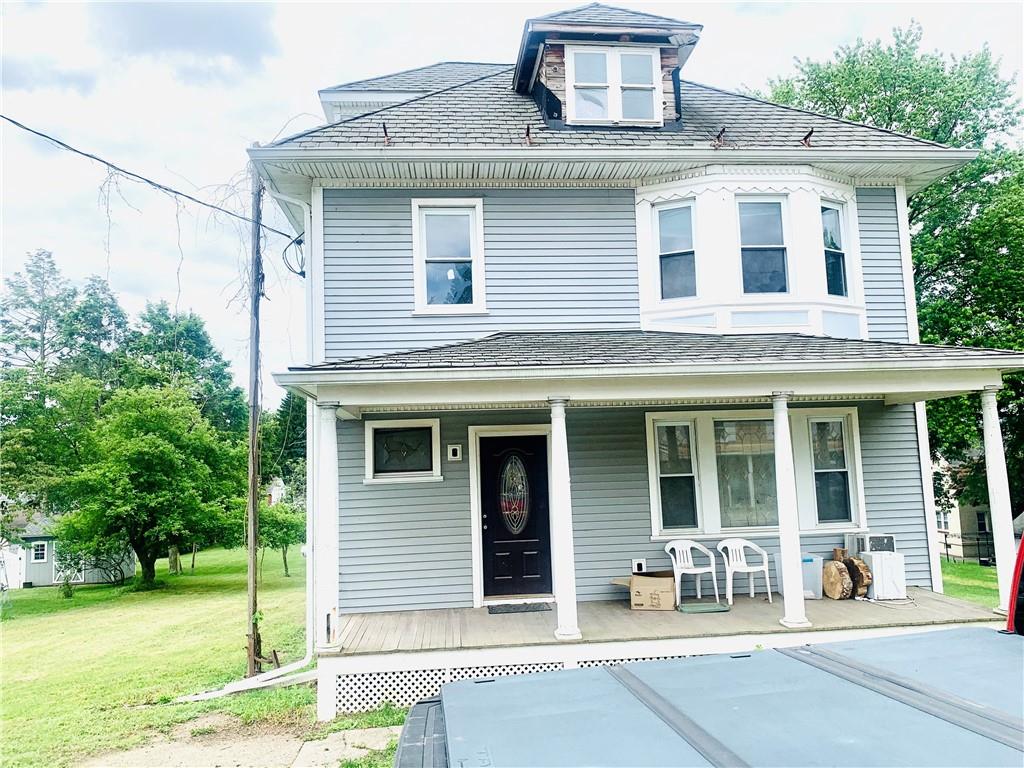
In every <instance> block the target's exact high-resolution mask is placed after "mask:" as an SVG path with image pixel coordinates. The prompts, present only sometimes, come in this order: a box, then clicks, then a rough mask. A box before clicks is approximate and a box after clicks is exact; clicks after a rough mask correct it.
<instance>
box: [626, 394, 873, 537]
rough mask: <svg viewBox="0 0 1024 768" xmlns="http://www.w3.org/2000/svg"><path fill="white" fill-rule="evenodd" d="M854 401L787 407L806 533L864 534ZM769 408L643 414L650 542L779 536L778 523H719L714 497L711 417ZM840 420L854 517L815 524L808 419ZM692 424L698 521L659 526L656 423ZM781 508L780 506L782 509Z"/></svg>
mask: <svg viewBox="0 0 1024 768" xmlns="http://www.w3.org/2000/svg"><path fill="white" fill-rule="evenodd" d="M857 413H858V412H857V408H856V406H838V407H825V406H821V407H818V406H810V407H806V408H804V407H792V408H790V410H789V416H790V432H791V434H792V437H793V458H794V461H793V466H794V470H795V473H796V482H797V516H798V520H799V524H800V533H801V534H802V535H805V536H813V535H823V534H830V535H834V534H836V533H863V532H864V531H866V530H867V518H866V512H865V510H866V504H865V496H864V483H863V460H862V457H861V450H860V424H859V421H858V415H857ZM772 418H773V415H772V411H771V409H768V408H747V409H722V410H697V411H695V410H689V411H686V410H680V411H658V412H648V413H646V414H645V420H646V428H647V467H648V469H647V475H648V481H649V499H650V510H651V541H657V542H665V541H670V540H672V539H674V538H679V537H680V534H684V535H685V536H686V537H687V538H692V539H697V540H702V539H703V540H718V539H721V538H723V537H725V536H748V537H751V538H772V537H776V536H778V533H779V528H778V526H777V525H773V526H755V527H744V528H726V527H723V526H722V518H721V508H720V501H719V498H718V463H717V456H716V453H715V429H714V422H715V421H723V420H726V421H736V420H754V421H763V420H772ZM830 418H833V419H839V418H841V419H844V420H845V426H846V430H847V431H846V434H845V437H846V441H845V449H846V452H847V471H848V472H849V473H850V505H851V512H852V517H853V519H852V521H847V522H842V521H839V522H834V523H818V519H817V518H818V513H817V500H816V498H815V493H814V469H813V467H814V457H813V455H812V454H811V433H810V427H809V426H808V422H809V421H810V420H823V419H830ZM687 422H689V423H690V424H691V427H690V429H691V441H692V444H691V450H692V452H693V455H694V461H695V465H694V469H695V474H696V477H697V480H696V490H697V510H698V511H697V522H698V527H697V528H696V529H694V528H685V529H675V530H667V531H666V530H662V528H661V505H660V492H661V491H660V485H659V484H658V474H657V469H658V467H657V460H658V458H657V442H656V440H657V436H656V434H655V431H654V425H655V424H667V423H676V424H679V423H687ZM780 513H781V510H780Z"/></svg>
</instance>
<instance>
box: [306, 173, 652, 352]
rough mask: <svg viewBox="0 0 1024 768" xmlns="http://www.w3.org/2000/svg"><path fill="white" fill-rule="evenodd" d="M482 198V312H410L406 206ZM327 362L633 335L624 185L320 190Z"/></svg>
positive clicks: (630, 237) (633, 277)
mask: <svg viewBox="0 0 1024 768" xmlns="http://www.w3.org/2000/svg"><path fill="white" fill-rule="evenodd" d="M414 197H416V198H424V197H466V198H482V199H483V220H484V269H485V272H486V286H487V296H486V300H487V314H486V315H482V316H465V315H463V316H458V315H456V316H447V317H442V316H420V317H415V316H413V314H412V312H413V308H414V297H413V254H412V203H411V200H412V198H414ZM324 277H325V280H324V297H325V304H326V306H325V325H326V345H327V357H328V359H341V358H346V357H358V356H362V355H372V354H376V353H380V352H393V351H400V350H408V349H416V348H420V347H426V346H436V345H439V344H444V343H448V342H454V341H460V340H465V339H472V338H477V337H479V336H482V335H485V334H488V333H493V332H496V331H508V330H526V329H528V330H548V329H587V328H639V327H640V306H639V301H640V299H639V288H638V280H637V258H636V220H635V214H634V196H633V190H630V189H610V190H603V189H534V190H529V189H527V190H523V189H509V190H495V189H488V190H414V191H408V190H364V189H360V190H342V189H329V190H325V191H324Z"/></svg>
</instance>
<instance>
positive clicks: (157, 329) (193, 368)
mask: <svg viewBox="0 0 1024 768" xmlns="http://www.w3.org/2000/svg"><path fill="white" fill-rule="evenodd" d="M125 355H126V366H125V373H124V378H123V383H124V384H125V385H127V386H142V385H163V384H169V385H172V386H175V387H181V388H183V389H185V390H187V391H188V393H189V395H190V397H191V398H192V399H193V401H194V402H196V403H197V404H198V405H199V408H200V410H202V412H203V415H204V416H205V417H206V418H207V419H208V420H209V422H210V423H211V424H212V425H213V426H214V427H216V428H217V429H219V430H221V431H222V432H228V433H230V434H232V435H238V436H242V435H244V434H245V431H246V425H247V423H248V409H247V407H246V403H245V396H244V395H243V393H242V390H241V389H240V388H239V387H237V386H235V385H234V383H233V381H232V378H231V369H230V366H229V364H228V362H227V361H226V360H225V359H224V357H223V356H222V355H221V353H220V351H219V350H218V349H217V348H216V347H215V346H214V344H213V341H212V340H211V339H210V335H209V334H208V333H207V331H206V324H205V323H204V322H203V319H202V318H201V317H199V315H196V314H194V313H192V312H185V313H177V314H175V313H173V312H172V311H171V308H170V307H169V306H168V305H167V303H166V302H159V303H157V304H147V305H146V309H145V310H143V312H142V313H141V314H140V315H139V319H138V328H137V329H136V330H134V331H133V332H132V333H131V334H129V338H128V340H127V342H126V343H125Z"/></svg>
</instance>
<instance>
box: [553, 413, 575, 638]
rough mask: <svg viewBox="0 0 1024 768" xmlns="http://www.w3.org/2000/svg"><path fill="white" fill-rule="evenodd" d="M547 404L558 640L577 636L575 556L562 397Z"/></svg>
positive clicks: (567, 449) (567, 448)
mask: <svg viewBox="0 0 1024 768" xmlns="http://www.w3.org/2000/svg"><path fill="white" fill-rule="evenodd" d="M548 402H549V403H550V404H551V500H550V508H551V569H552V576H553V581H554V588H555V609H556V611H557V612H558V628H557V629H556V630H555V638H556V639H558V640H579V639H580V638H581V637H583V635H582V634H580V628H579V623H578V621H577V618H576V559H575V554H574V549H573V543H572V535H573V534H572V488H571V483H570V480H569V440H568V437H567V435H566V431H565V403H566V398H564V397H552V398H549V399H548Z"/></svg>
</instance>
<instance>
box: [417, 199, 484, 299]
mask: <svg viewBox="0 0 1024 768" xmlns="http://www.w3.org/2000/svg"><path fill="white" fill-rule="evenodd" d="M483 218H484V216H483V201H482V200H480V199H473V198H444V199H441V198H436V199H430V198H424V199H416V200H413V201H412V247H413V256H414V262H415V275H414V280H413V282H414V286H413V288H414V291H415V294H416V297H415V299H416V300H415V308H416V313H417V314H435V315H436V314H441V315H453V314H467V313H482V312H485V311H486V303H485V294H484V290H485V289H484V229H483Z"/></svg>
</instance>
